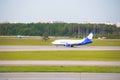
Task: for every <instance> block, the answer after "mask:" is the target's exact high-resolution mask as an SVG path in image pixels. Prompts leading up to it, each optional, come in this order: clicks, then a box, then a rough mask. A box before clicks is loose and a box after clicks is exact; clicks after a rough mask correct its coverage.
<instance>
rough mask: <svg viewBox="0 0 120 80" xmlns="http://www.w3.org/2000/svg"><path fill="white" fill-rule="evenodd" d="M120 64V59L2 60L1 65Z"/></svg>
mask: <svg viewBox="0 0 120 80" xmlns="http://www.w3.org/2000/svg"><path fill="white" fill-rule="evenodd" d="M25 65H36V66H37V65H42V66H120V61H63V60H62V61H58V60H57V61H54V60H1V61H0V66H25Z"/></svg>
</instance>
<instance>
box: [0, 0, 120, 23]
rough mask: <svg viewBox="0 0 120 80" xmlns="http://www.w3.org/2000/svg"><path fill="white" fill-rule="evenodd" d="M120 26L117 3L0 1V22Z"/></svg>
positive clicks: (93, 0) (98, 0)
mask: <svg viewBox="0 0 120 80" xmlns="http://www.w3.org/2000/svg"><path fill="white" fill-rule="evenodd" d="M4 21H12V22H21V23H30V22H39V21H64V22H71V23H72V22H75V23H79V22H93V23H104V22H112V23H117V22H120V0H0V22H4Z"/></svg>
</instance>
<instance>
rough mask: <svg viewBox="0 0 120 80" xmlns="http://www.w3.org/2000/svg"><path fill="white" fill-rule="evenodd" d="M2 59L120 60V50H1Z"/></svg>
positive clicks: (0, 57) (0, 56)
mask: <svg viewBox="0 0 120 80" xmlns="http://www.w3.org/2000/svg"><path fill="white" fill-rule="evenodd" d="M0 60H113V61H119V60H120V51H119V50H118V51H16V52H14V51H13V52H11V51H10V52H0Z"/></svg>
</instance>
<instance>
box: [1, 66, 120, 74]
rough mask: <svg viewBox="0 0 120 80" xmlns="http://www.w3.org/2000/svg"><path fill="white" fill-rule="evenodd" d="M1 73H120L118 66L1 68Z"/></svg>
mask: <svg viewBox="0 0 120 80" xmlns="http://www.w3.org/2000/svg"><path fill="white" fill-rule="evenodd" d="M0 72H95V73H97V72H99V73H112V72H113V73H120V67H116V66H111V67H110V66H0Z"/></svg>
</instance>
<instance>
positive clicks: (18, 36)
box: [16, 35, 24, 38]
mask: <svg viewBox="0 0 120 80" xmlns="http://www.w3.org/2000/svg"><path fill="white" fill-rule="evenodd" d="M16 38H24V36H21V35H17V36H16Z"/></svg>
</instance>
